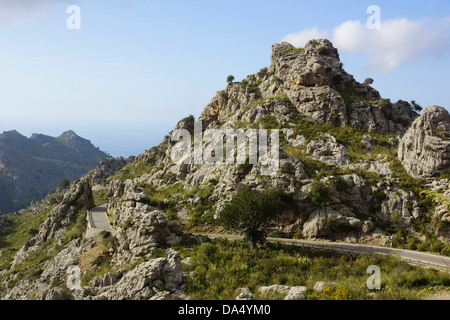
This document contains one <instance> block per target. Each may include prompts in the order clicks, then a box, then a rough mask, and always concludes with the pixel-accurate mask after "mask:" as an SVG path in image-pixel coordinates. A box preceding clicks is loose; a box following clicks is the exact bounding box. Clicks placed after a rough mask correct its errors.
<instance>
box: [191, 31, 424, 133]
mask: <svg viewBox="0 0 450 320" xmlns="http://www.w3.org/2000/svg"><path fill="white" fill-rule="evenodd" d="M271 61H272V63H271V66H270V67H269V68H263V69H261V70H260V71H259V72H258V73H256V74H254V75H249V76H247V77H246V78H245V79H244V80H242V81H241V82H235V83H230V84H229V85H228V86H227V87H226V88H225V89H224V90H222V91H219V92H218V93H217V94H216V96H215V97H214V98H213V99H212V100H211V102H210V103H209V105H208V106H207V107H206V108H205V109H204V111H203V112H202V115H201V116H200V120H202V121H204V122H206V124H207V125H209V124H210V123H213V124H214V125H217V121H219V122H220V123H221V124H226V125H233V123H235V122H236V121H241V122H245V123H254V122H261V121H263V120H264V118H266V117H268V116H270V115H272V116H275V117H276V118H277V119H278V120H279V121H278V122H279V123H280V125H282V126H286V125H287V126H294V125H295V121H293V119H294V118H295V117H296V115H297V114H299V115H301V116H303V117H306V118H308V119H309V120H311V121H314V122H318V123H325V124H329V125H333V126H337V127H345V126H348V125H350V126H352V127H355V128H359V129H363V130H365V131H366V132H369V133H372V132H373V133H395V134H403V133H404V132H405V131H406V130H407V128H408V127H409V126H410V125H411V124H412V122H413V121H414V120H415V119H416V117H417V116H418V114H417V113H416V112H414V111H413V109H412V106H411V105H410V104H409V103H408V102H406V101H398V102H396V103H392V102H391V101H390V100H389V99H383V98H382V97H381V95H380V93H379V92H378V91H377V90H375V89H374V88H372V86H371V81H368V82H366V81H365V82H364V83H359V82H358V81H356V80H355V79H354V77H353V76H352V75H350V74H348V73H347V72H346V71H345V70H344V69H343V63H342V62H341V61H340V59H339V52H338V50H337V49H336V48H335V47H334V46H333V44H332V43H331V42H330V41H329V40H326V39H319V40H311V41H309V42H308V43H307V44H306V46H305V47H304V48H295V47H294V46H292V45H291V44H289V43H286V42H284V43H281V44H275V45H273V47H272V57H271Z"/></svg>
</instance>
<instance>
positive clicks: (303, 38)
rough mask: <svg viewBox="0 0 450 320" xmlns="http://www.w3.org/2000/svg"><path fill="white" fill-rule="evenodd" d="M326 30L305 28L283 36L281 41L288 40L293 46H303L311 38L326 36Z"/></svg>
mask: <svg viewBox="0 0 450 320" xmlns="http://www.w3.org/2000/svg"><path fill="white" fill-rule="evenodd" d="M327 37H328V31H321V30H319V29H317V28H313V29H305V30H303V31H300V32H296V33H291V34H288V35H287V36H284V37H283V39H282V41H283V42H284V41H285V42H289V43H290V44H292V45H293V46H295V47H304V46H305V44H306V43H307V42H308V41H309V40H312V39H321V38H327Z"/></svg>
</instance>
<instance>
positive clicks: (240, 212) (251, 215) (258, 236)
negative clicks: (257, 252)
mask: <svg viewBox="0 0 450 320" xmlns="http://www.w3.org/2000/svg"><path fill="white" fill-rule="evenodd" d="M288 201H290V199H289V200H288V196H287V195H286V194H284V193H283V192H282V191H280V190H275V189H270V190H265V191H262V192H259V191H256V190H252V189H250V188H249V187H247V186H245V185H242V184H241V185H239V186H238V188H237V190H236V194H235V195H234V196H233V198H232V199H231V201H229V202H228V203H227V204H226V205H225V207H224V208H223V210H222V211H221V212H220V214H219V221H220V223H221V224H222V225H223V226H224V227H225V228H226V229H227V230H234V231H238V230H242V231H243V232H244V235H245V239H246V240H247V241H249V242H251V243H252V245H254V246H256V245H257V244H258V243H264V242H265V240H266V237H267V234H268V231H269V228H270V227H272V226H273V225H274V224H275V222H276V221H277V219H278V218H279V216H280V214H281V213H282V212H283V211H284V209H285V208H286V206H287V203H288Z"/></svg>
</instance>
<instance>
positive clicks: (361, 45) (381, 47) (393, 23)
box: [333, 18, 450, 71]
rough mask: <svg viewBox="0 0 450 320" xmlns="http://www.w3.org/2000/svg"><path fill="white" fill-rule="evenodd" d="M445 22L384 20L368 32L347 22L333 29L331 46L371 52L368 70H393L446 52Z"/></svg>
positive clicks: (447, 41)
mask: <svg viewBox="0 0 450 320" xmlns="http://www.w3.org/2000/svg"><path fill="white" fill-rule="evenodd" d="M448 21H449V20H448V18H446V19H443V20H440V21H438V22H435V23H430V22H428V21H427V20H416V21H411V20H408V19H405V18H397V19H391V20H386V21H383V22H382V25H381V29H380V30H369V29H368V28H367V27H366V25H365V24H363V23H361V22H359V21H347V22H344V23H342V24H341V25H340V26H338V27H336V28H335V29H334V31H333V34H334V36H333V43H334V45H335V46H336V47H337V48H339V50H342V51H359V52H368V53H370V54H371V58H370V60H369V62H368V64H369V67H370V68H371V69H374V70H378V71H392V70H394V69H396V68H397V67H399V66H400V65H402V64H404V63H406V62H409V61H415V60H419V59H422V58H424V57H427V56H430V55H431V56H438V55H440V54H442V53H444V52H447V50H448V48H449V41H450V35H449V33H448V30H447V25H448Z"/></svg>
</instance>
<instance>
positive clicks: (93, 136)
mask: <svg viewBox="0 0 450 320" xmlns="http://www.w3.org/2000/svg"><path fill="white" fill-rule="evenodd" d="M175 125H176V122H174V123H152V121H151V120H149V121H148V122H145V121H142V122H140V123H134V122H130V121H123V122H110V121H102V120H99V121H95V120H93V119H89V120H86V121H85V120H81V119H75V120H74V119H48V120H34V119H0V133H2V132H3V131H10V130H17V131H18V132H19V133H21V134H22V135H24V136H27V137H30V136H31V135H32V134H33V133H40V134H45V135H49V136H52V137H56V136H59V135H61V133H63V132H65V131H67V130H73V131H75V133H76V134H77V135H79V136H80V137H82V138H85V139H88V140H90V141H91V142H92V143H93V144H94V145H95V146H96V147H99V148H100V150H102V151H104V152H106V153H109V154H110V155H111V156H113V157H120V156H122V157H125V158H126V157H129V156H137V155H140V154H141V153H143V152H144V151H145V150H148V149H150V148H151V147H153V146H156V145H158V144H159V143H160V142H161V141H162V140H163V138H164V136H165V135H167V134H169V132H170V131H171V130H173V128H174V127H175Z"/></svg>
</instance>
